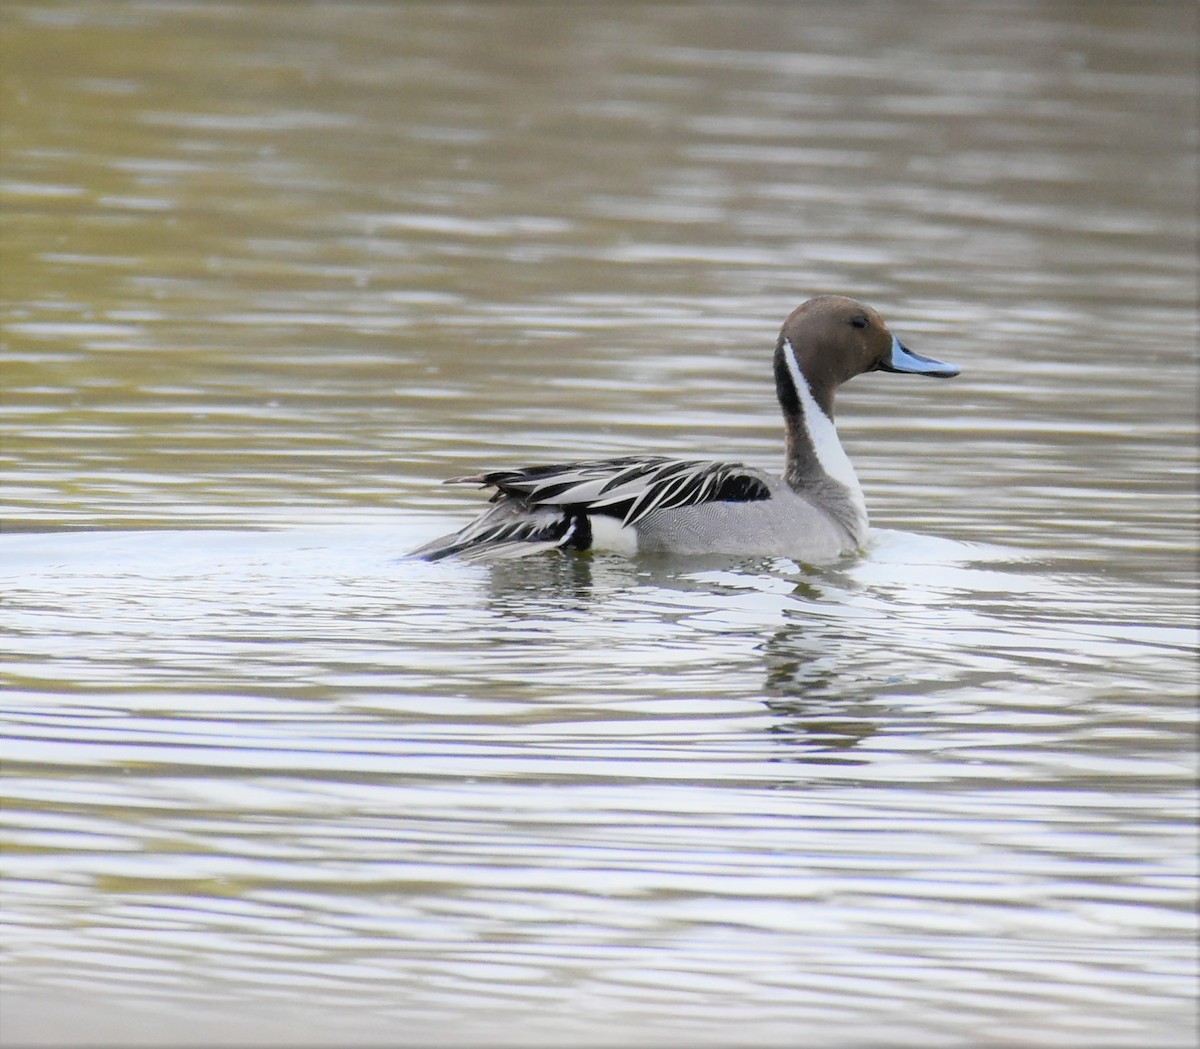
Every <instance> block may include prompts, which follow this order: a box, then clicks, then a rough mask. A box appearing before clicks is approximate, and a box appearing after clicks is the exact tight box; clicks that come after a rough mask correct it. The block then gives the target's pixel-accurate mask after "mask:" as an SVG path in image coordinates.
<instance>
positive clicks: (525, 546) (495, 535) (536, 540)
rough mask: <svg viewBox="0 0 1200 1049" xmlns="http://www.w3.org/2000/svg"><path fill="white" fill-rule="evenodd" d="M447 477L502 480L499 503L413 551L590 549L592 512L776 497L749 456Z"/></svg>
mask: <svg viewBox="0 0 1200 1049" xmlns="http://www.w3.org/2000/svg"><path fill="white" fill-rule="evenodd" d="M446 483H447V484H477V485H480V486H481V487H484V488H495V489H496V493H495V494H494V495H493V496H492V500H491V501H492V503H493V505H492V506H490V507H489V508H488V509H487V510H486V511H485V512H484V513H483V514H482V515H481V516H480V517H479V518H478V519H477V520H475V521H472V522H471V524H469V525H467V526H466V527H465V528H463V529H462V530H461V531H459V532H456V533H454V534H453V535H448V536H443V537H442V538H440V539H435V540H433V541H432V542H430V543H426V544H425V545H424V546H422V547H420V548H418V549H417V550H414V551H413V552H412V555H411V556H413V557H422V558H425V559H427V560H431V561H435V560H440V559H441V558H443V557H449V556H451V555H460V556H464V557H468V558H476V559H488V560H491V559H494V558H505V557H520V556H523V555H524V554H528V553H536V552H537V551H539V550H551V549H555V548H572V547H573V548H576V549H581V550H586V549H587V548H588V547H589V546H590V545H591V540H592V529H591V525H590V522H589V521H588V518H589V517H590V516H593V515H597V514H600V515H603V516H605V517H611V518H614V519H615V520H616V521H617V522H619V524H620V525H621V526H622V527H628V526H631V525H635V524H637V522H638V521H640V520H642V518H644V517H645V516H646V515H647V514H650V513H653V512H654V511H656V510H668V509H672V508H676V507H683V506H696V505H698V504H700V503H709V502H752V501H756V500H759V499H769V498H771V489H770V487H769V485H768V483H767V478H766V477H765V476H764V475H763V474H762V473H760V472H759V471H757V470H754V469H752V468H750V467H747V466H745V465H743V464H742V463H728V462H711V461H707V460H691V459H672V458H669V457H667V456H637V455H631V456H624V457H622V458H618V459H591V460H585V461H583V462H575V463H563V464H556V465H552V466H526V467H522V468H520V469H516V470H494V471H491V472H489V473H482V474H476V475H473V476H471V477H454V478H451V479H450V480H448V481H447V482H446Z"/></svg>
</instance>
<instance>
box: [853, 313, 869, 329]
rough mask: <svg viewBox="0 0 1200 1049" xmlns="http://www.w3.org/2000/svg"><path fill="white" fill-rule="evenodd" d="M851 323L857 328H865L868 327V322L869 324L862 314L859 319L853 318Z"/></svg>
mask: <svg viewBox="0 0 1200 1049" xmlns="http://www.w3.org/2000/svg"><path fill="white" fill-rule="evenodd" d="M850 323H851V324H853V325H854V326H855V327H856V328H865V327H866V326H867V323H868V322H867V318H866V317H864V316H863V315H862V314H861V313H860V314H859V315H858V316H857V317H851V318H850Z"/></svg>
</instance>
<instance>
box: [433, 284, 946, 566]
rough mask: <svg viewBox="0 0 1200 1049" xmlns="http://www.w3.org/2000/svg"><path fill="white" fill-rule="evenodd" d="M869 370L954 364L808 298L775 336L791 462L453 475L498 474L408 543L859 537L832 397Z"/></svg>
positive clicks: (607, 543) (519, 550)
mask: <svg viewBox="0 0 1200 1049" xmlns="http://www.w3.org/2000/svg"><path fill="white" fill-rule="evenodd" d="M870 371H888V372H909V373H911V374H915V375H932V376H937V377H939V378H947V377H949V376H952V375H957V374H958V371H959V369H958V368H956V367H955V366H954V365H953V364H943V363H941V362H940V361H935V360H932V359H930V358H929V357H922V356H921V355H920V354H917V353H913V352H912V351H911V350H909V349H908V348H907V347H905V346H904V345H903V344H902V343H901V342H900V340H899V339H897V338H896V336H894V335H893V334H892V333H891V332H890V331H889V330H888V327H887V325H886V324H885V323H884V321H883V318H881V317H880V316H879V314H878V313H876V312H875V311H874V310H873V309H871V307H870V306H866V305H864V304H863V303H861V302H856V301H855V300H854V299H848V298H844V297H842V296H839V295H821V296H819V297H817V298H815V299H809V300H808V301H807V302H806V303H804V304H803V305H802V306H799V307H798V308H797V309H795V310H794V311H793V312H792V313H791V314H790V315H789V316H788V318H787V320H786V321H784V322H783V327H782V329H781V330H780V332H779V338H778V340H777V341H776V343H775V390H776V393H777V394H778V396H779V404H780V407H781V408H782V409H783V421H784V427H785V431H786V437H787V445H786V461H785V465H784V471H783V475H782V476H781V477H776V476H774V475H772V474H768V473H766V472H764V471H762V470H756V469H754V468H753V467H749V466H744V465H743V464H741V463H736V462H712V461H707V460H694V459H674V458H671V457H668V456H661V455H627V456H622V457H620V458H616V459H590V460H585V461H583V462H574V463H564V464H559V465H554V466H525V467H519V468H517V469H514V470H495V471H492V472H490V473H482V474H476V475H474V476H471V477H455V478H452V479H451V480H449V481H447V482H445V483H446V484H477V485H480V486H482V487H484V488H495V489H496V492H495V494H494V495H493V496H492V498H491V506H490V507H488V508H487V509H486V510H485V511H484V512H483V514H481V515H480V516H479V518H478V519H476V520H475V521H473V522H472V523H471V524H469V525H467V526H466V527H465V528H463V529H462V530H461V531H458V532H455V533H453V534H452V535H446V536H443V537H441V538H440V539H435V540H433V541H432V542H430V543H426V544H425V545H424V546H422V547H419V548H418V549H416V550H414V551H413V552H412V555H411V556H414V557H420V558H425V559H426V560H429V561H436V560H438V559H440V558H443V557H449V556H451V555H459V556H462V557H466V558H469V559H472V560H491V559H498V558H509V557H519V556H522V555H524V554H531V553H536V552H538V551H542V550H554V549H560V550H589V549H598V550H602V549H608V550H617V551H620V552H623V553H645V552H661V553H675V554H747V555H771V556H782V557H788V558H791V559H793V560H797V561H807V562H810V563H818V562H823V561H831V560H833V559H835V558H837V557H838V556H840V555H842V554H845V553H850V552H852V551H855V550H858V549H860V548H861V547H862V546H863V544H864V542H865V541H866V538H867V508H866V503H865V501H864V499H863V493H862V488H861V487H860V486H859V483H858V478H857V476H855V473H854V467H853V466H852V465H851V463H850V459H849V457H848V456H847V455H846V452H845V450H844V449H843V448H842V444H841V441H839V440H838V435H837V430H836V429H835V428H834V424H833V397H834V393H835V391H836V390H837V388H838V387H839V386H840V385H841V384H842V383H844V382H846V381H847V380H848V379H852V378H854V376H856V375H859V374H861V373H862V372H870Z"/></svg>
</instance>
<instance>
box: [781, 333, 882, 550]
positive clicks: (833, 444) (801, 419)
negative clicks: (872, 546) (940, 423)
mask: <svg viewBox="0 0 1200 1049" xmlns="http://www.w3.org/2000/svg"><path fill="white" fill-rule="evenodd" d="M775 390H776V392H777V393H778V395H779V405H780V407H781V408H782V409H783V421H784V426H785V427H786V432H787V450H786V457H787V461H786V463H785V465H784V472H783V479H784V480H785V481H786V482H787V483H788V484H789V485H790V486H791V487H792V488H793V489H794V490H795V491H796V492H799V493H801V494H803V495H805V496H808V497H814V498H815V499H817V500H819V501H820V502H821V504H822V506H823V507H824V508H825V509H826V510H828V511H829V512H830V513H831V514H832V515H833V516H834V517H836V518H837V519H838V520H839V521H840V522H841V523H842V524H843V525H845V526H846V528H847V529H848V530H849V531H851V532H852V533H853V534H854V535H855V537H856V538H857V539H858V540H859V541H860V542H861V541H862V540H863V539H865V537H866V529H867V508H866V501H865V500H864V498H863V492H862V486H861V485H860V484H859V483H858V475H857V474H855V472H854V466H853V464H851V462H850V457H849V456H848V455H847V454H846V450H845V449H844V448H843V447H842V442H841V441H840V440H839V439H838V433H837V428H836V427H835V426H834V425H833V390H832V388H831V387H826V386H821V385H819V386H818V387H817V388H816V389H814V388H813V386H812V385H811V384H810V383H809V381H808V379H807V378H806V377H805V375H804V372H803V371H801V369H800V362H799V360H798V359H797V357H796V351H795V348H794V347H793V346H792V344H791V343H790V342H789V341H788V340H787V339H785V338H783V337H782V336H781V337H780V339H779V344H778V345H777V346H776V348H775Z"/></svg>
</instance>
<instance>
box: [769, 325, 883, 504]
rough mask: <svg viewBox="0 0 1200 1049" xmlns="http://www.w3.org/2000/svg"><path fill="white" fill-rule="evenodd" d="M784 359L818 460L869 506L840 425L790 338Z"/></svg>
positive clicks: (830, 474) (784, 352)
mask: <svg viewBox="0 0 1200 1049" xmlns="http://www.w3.org/2000/svg"><path fill="white" fill-rule="evenodd" d="M783 359H784V360H785V361H786V362H787V369H788V374H789V375H790V376H791V377H792V385H793V386H795V387H796V396H797V397H799V398H800V408H801V410H802V411H803V413H804V429H805V431H806V432H807V433H808V439H809V443H810V444H811V445H812V449H813V453H814V454H815V455H816V457H817V462H818V463H820V464H821V469H822V470H824V471H825V473H826V474H828V475H829V476H830V477H831V478H833V480H835V481H837V482H838V483H839V484H843V485H845V486H846V487H847V488H848V489H849V490H850V494H851V496H852V497H853V498H854V500H855V502H857V503H859V504H860V505H863V506H865V501H864V499H863V494H862V487H861V486H860V485H859V483H858V475H857V474H856V473H855V472H854V466H853V464H852V463H851V462H850V456H848V455H847V454H846V449H845V448H843V447H842V442H841V440H840V439H839V438H838V433H837V427H835V426H834V425H833V420H832V419H831V418H829V416H828V415H826V414H825V413H824V412H823V411H822V410H821V406H820V405H819V404H817V399H816V398H815V397H814V396H813V394H812V389H811V387H810V386H809V385H808V380H807V379H806V378H805V377H804V373H803V372H802V371H801V370H800V364H799V362H798V361H797V360H796V351H795V350H794V349H793V348H792V344H791V341H790V340H788V339H784V340H783Z"/></svg>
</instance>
